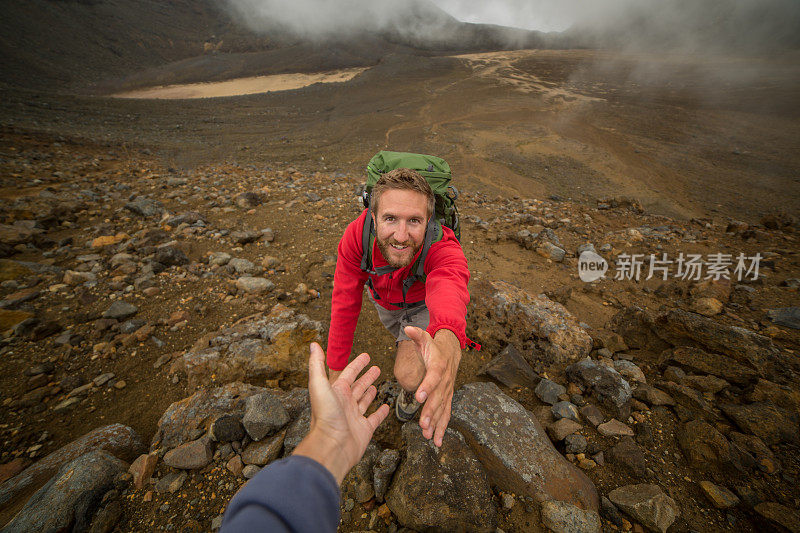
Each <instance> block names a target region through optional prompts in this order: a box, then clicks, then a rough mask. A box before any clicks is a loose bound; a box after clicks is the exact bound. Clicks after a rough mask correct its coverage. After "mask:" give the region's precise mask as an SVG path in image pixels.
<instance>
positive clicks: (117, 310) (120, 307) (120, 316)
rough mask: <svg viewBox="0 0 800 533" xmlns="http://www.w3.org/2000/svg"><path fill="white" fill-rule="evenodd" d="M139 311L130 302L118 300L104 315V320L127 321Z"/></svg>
mask: <svg viewBox="0 0 800 533" xmlns="http://www.w3.org/2000/svg"><path fill="white" fill-rule="evenodd" d="M138 311H139V308H138V307H136V306H135V305H133V304H130V303H128V302H124V301H122V300H117V301H116V302H114V303H113V304H111V306H110V307H109V308H108V309H106V311H105V312H104V313H103V318H114V319H116V320H125V319H126V318H129V317H132V316H133V315H135V314H136V313H137V312H138Z"/></svg>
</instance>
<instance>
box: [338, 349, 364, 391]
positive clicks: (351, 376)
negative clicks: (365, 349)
mask: <svg viewBox="0 0 800 533" xmlns="http://www.w3.org/2000/svg"><path fill="white" fill-rule="evenodd" d="M367 363H369V355H368V354H366V353H362V354H361V355H359V356H358V357H356V358H355V359H353V360H352V361H350V364H348V365H347V366H346V367H344V370H342V373H341V374H340V375H339V379H343V380H344V382H345V383H347V384H348V385H352V384H353V382H354V381H355V380H356V378H357V377H358V375H359V374H360V373H361V371H362V370H364V367H365V366H367Z"/></svg>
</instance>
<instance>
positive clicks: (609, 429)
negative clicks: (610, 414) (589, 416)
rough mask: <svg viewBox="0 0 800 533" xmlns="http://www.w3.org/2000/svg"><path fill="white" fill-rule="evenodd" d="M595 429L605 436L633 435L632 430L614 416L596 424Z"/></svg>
mask: <svg viewBox="0 0 800 533" xmlns="http://www.w3.org/2000/svg"><path fill="white" fill-rule="evenodd" d="M597 431H599V432H600V434H601V435H605V436H606V437H624V436H630V437H632V436H633V430H632V429H631V428H630V427H629V426H628V425H627V424H623V423H622V422H620V421H619V420H617V419H616V418H612V419H611V420H609V421H608V422H605V423H604V424H600V425H599V426H597Z"/></svg>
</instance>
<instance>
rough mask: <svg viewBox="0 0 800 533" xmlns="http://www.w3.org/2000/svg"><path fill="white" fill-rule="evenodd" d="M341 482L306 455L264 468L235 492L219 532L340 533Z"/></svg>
mask: <svg viewBox="0 0 800 533" xmlns="http://www.w3.org/2000/svg"><path fill="white" fill-rule="evenodd" d="M339 498H340V496H339V485H338V484H337V483H336V479H335V478H334V477H333V475H332V474H331V473H330V472H329V471H328V469H327V468H325V467H324V466H322V465H321V464H319V463H318V462H316V461H315V460H313V459H311V458H310V457H305V456H302V455H292V456H289V457H287V458H286V459H281V460H280V461H276V462H274V463H271V464H270V465H268V466H266V467H265V468H264V469H262V470H261V472H259V473H258V474H256V476H255V477H254V478H253V479H251V480H250V481H248V482H247V484H246V485H245V486H244V487H243V488H242V489H241V490H240V491H239V492H237V493H236V495H235V496H234V497H233V499H232V500H231V502H230V503H229V504H228V508H227V509H226V510H225V517H224V518H223V520H222V528H221V529H220V532H221V533H234V532H248V533H249V532H254V531H292V532H298V533H303V532H305V531H313V532H317V531H319V532H325V531H331V532H333V531H336V528H337V527H338V526H339Z"/></svg>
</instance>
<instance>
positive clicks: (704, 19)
mask: <svg viewBox="0 0 800 533" xmlns="http://www.w3.org/2000/svg"><path fill="white" fill-rule="evenodd" d="M226 2H227V5H228V7H229V10H230V13H231V15H232V16H233V17H234V19H235V20H237V21H238V22H240V23H241V24H243V25H245V26H246V27H248V28H249V29H251V30H252V31H254V32H256V33H261V34H270V33H274V32H289V33H291V34H293V35H295V36H297V37H299V38H302V39H306V40H312V41H322V42H324V41H330V40H334V41H339V40H351V39H358V38H359V36H360V35H366V34H375V33H378V34H381V36H383V37H385V38H392V39H395V40H400V41H403V42H404V44H409V45H412V46H418V47H420V48H432V47H433V48H470V49H474V48H475V46H476V45H480V44H481V43H480V42H474V39H475V38H476V37H479V35H480V34H481V33H483V39H484V40H487V38H486V33H491V38H490V39H488V40H487V42H486V45H487V48H488V47H496V46H498V45H499V47H501V48H522V47H545V48H612V49H622V50H630V51H652V52H655V51H669V52H676V53H686V54H697V53H701V54H726V53H737V54H741V53H745V54H747V53H755V54H763V53H770V52H774V51H777V50H783V49H797V48H800V32H798V31H797V29H798V28H800V2H797V1H796V0H667V1H664V0H596V1H588V0H573V1H565V2H545V1H543V0H539V1H538V2H532V1H531V0H527V1H526V0H505V1H498V0H490V2H489V6H486V5H485V3H484V2H481V3H480V4H478V3H477V2H476V1H475V0H462V1H461V2H460V3H458V2H455V3H454V2H448V5H451V6H453V5H458V6H459V7H460V8H461V10H462V11H463V12H467V13H468V12H470V11H474V10H476V9H477V8H478V5H480V9H481V11H482V12H484V13H485V12H488V11H491V9H492V4H494V5H495V6H496V9H498V10H504V11H505V12H507V11H513V10H515V9H517V10H519V12H520V14H521V17H520V25H522V24H524V23H525V22H526V21H525V18H524V17H523V16H522V15H523V14H527V15H528V16H531V13H532V12H535V11H536V10H537V8H538V9H540V10H541V12H542V17H545V18H546V17H547V16H548V14H553V13H554V12H555V11H558V12H559V14H560V16H561V17H562V18H567V19H570V18H571V19H572V24H571V25H570V26H569V27H568V28H567V29H566V30H564V31H563V32H560V33H559V32H549V33H543V32H540V31H535V30H537V28H534V27H531V26H530V25H529V28H530V29H527V30H526V29H522V28H509V27H501V26H496V25H489V24H473V23H464V22H460V21H459V20H458V19H456V18H455V17H454V16H453V15H451V14H448V13H447V12H445V11H444V10H443V9H441V8H439V7H437V5H436V4H437V2H436V1H433V2H431V1H427V0H400V1H397V0H338V1H336V2H329V1H326V0H297V1H294V2H290V3H287V2H282V1H281V0H226ZM438 3H443V2H442V0H440V2H438ZM531 4H533V5H531ZM528 23H529V24H530V21H529V22H528ZM467 39H473V42H470V41H468V40H467ZM489 41H491V42H489Z"/></svg>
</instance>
